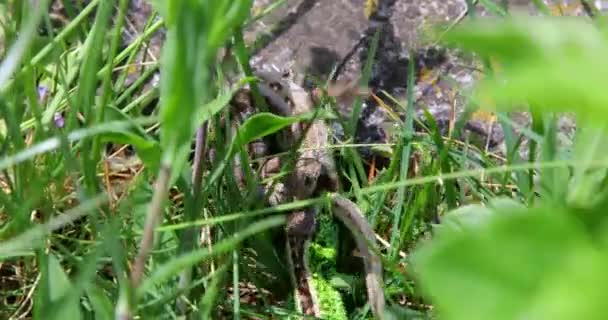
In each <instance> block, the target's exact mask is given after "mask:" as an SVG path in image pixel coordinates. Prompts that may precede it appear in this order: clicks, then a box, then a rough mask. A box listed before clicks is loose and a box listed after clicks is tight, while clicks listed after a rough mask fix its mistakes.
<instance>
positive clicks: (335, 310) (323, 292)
mask: <svg viewBox="0 0 608 320" xmlns="http://www.w3.org/2000/svg"><path fill="white" fill-rule="evenodd" d="M313 284H314V286H315V289H316V290H317V295H318V297H319V304H321V318H323V319H326V320H346V319H348V317H347V313H346V308H344V303H343V302H342V296H340V292H338V290H336V289H335V288H334V287H332V285H331V284H330V283H329V282H327V280H325V279H324V278H323V277H320V276H319V275H318V274H314V275H313Z"/></svg>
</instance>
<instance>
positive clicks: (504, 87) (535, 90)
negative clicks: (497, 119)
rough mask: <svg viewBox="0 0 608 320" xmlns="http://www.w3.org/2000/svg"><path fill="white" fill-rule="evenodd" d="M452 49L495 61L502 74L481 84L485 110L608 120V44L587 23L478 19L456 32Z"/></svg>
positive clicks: (575, 20) (452, 34)
mask: <svg viewBox="0 0 608 320" xmlns="http://www.w3.org/2000/svg"><path fill="white" fill-rule="evenodd" d="M446 39H447V43H449V44H451V45H455V46H462V47H463V48H465V49H468V50H472V51H474V52H476V53H478V54H480V55H481V56H483V57H485V58H490V59H495V60H494V61H497V62H498V64H499V68H498V71H497V72H496V74H495V75H493V76H492V77H487V78H486V79H485V80H484V81H482V82H480V84H479V87H478V89H479V90H478V91H477V95H476V98H477V99H478V100H479V103H480V105H481V107H482V108H485V109H494V108H497V109H520V108H521V107H522V105H523V104H530V106H532V107H533V108H535V109H536V110H539V111H547V112H560V111H574V112H576V113H577V114H578V115H579V116H581V117H583V118H584V117H586V116H590V117H589V118H590V119H589V120H590V121H592V122H595V123H598V122H604V121H605V120H604V119H605V117H606V116H607V115H608V110H607V108H606V106H608V91H606V90H605V75H606V74H608V61H607V60H606V59H605V57H606V56H608V42H607V37H606V34H605V33H602V32H601V31H600V30H599V29H598V28H597V26H596V25H594V24H592V23H591V22H590V21H587V20H584V19H581V18H566V17H560V18H554V17H519V16H514V17H510V18H506V19H500V20H498V19H484V20H482V19H477V20H476V21H474V22H469V23H465V24H463V25H460V26H458V27H456V28H455V29H454V30H452V31H451V32H450V34H448V35H447V37H446Z"/></svg>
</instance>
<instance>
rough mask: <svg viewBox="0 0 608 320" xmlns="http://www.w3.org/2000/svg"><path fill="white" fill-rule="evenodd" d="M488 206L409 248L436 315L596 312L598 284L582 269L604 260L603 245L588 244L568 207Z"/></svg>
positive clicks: (600, 306) (599, 308) (592, 315)
mask: <svg viewBox="0 0 608 320" xmlns="http://www.w3.org/2000/svg"><path fill="white" fill-rule="evenodd" d="M491 211H492V212H491V214H490V215H489V216H486V217H484V218H485V219H483V221H479V220H475V223H464V224H461V225H460V226H459V228H442V229H439V230H438V232H437V235H436V237H435V238H434V239H433V240H431V241H430V242H428V243H426V244H424V245H422V246H421V247H419V248H418V249H417V250H416V252H415V253H414V256H413V258H412V259H413V262H412V263H413V267H414V270H415V273H416V275H417V277H418V280H419V281H420V285H421V286H422V288H423V290H424V292H425V293H426V294H427V295H428V296H429V297H431V298H432V299H433V303H434V306H435V307H436V308H437V312H438V315H439V316H440V318H441V319H448V320H452V319H467V320H472V319H497V320H500V319H572V315H573V314H575V313H576V312H580V314H583V315H586V316H587V317H583V318H585V319H596V318H597V319H599V318H600V317H602V316H603V315H604V314H605V313H606V311H608V310H607V309H606V308H607V306H606V304H604V303H602V302H601V301H598V300H597V299H598V298H599V297H600V296H601V292H600V291H601V290H603V289H601V287H600V286H597V285H594V284H593V281H591V278H593V277H592V276H590V275H588V274H585V273H586V272H593V271H596V272H597V271H599V270H602V269H605V268H606V267H608V264H607V263H606V252H602V253H600V252H598V251H596V250H597V249H596V247H595V246H594V245H593V243H592V242H591V241H590V238H588V237H587V236H586V235H585V233H584V230H585V229H584V227H583V226H582V225H581V223H580V221H577V220H576V219H574V218H573V215H571V213H569V212H567V211H565V209H562V208H555V207H552V206H545V207H538V208H534V209H525V208H517V207H512V206H505V207H501V208H496V209H493V210H491ZM473 213H474V212H473ZM578 262H580V264H579V263H578ZM584 270H586V271H584ZM595 275H596V276H597V278H596V279H597V280H598V281H600V279H606V276H605V275H604V272H599V273H595ZM579 280H580V281H579ZM577 282H578V283H577ZM572 286H574V288H576V289H572V288H573V287H572ZM568 287H570V290H568V289H567V288H568ZM561 290H563V291H562V292H563V293H564V294H562V295H556V294H555V292H556V291H561ZM573 290H574V291H573ZM568 292H570V293H571V292H576V295H577V296H579V297H585V298H581V299H578V298H573V297H572V294H568ZM465 293H466V294H465ZM571 299H575V300H571ZM601 300H603V299H601ZM552 308H553V309H552ZM555 310H562V311H563V313H560V312H556V311H555Z"/></svg>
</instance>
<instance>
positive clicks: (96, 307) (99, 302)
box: [87, 286, 114, 320]
mask: <svg viewBox="0 0 608 320" xmlns="http://www.w3.org/2000/svg"><path fill="white" fill-rule="evenodd" d="M87 296H88V297H89V301H91V306H92V307H93V311H94V312H95V319H99V320H112V319H114V310H113V309H114V307H113V306H112V302H111V301H110V299H108V297H107V296H106V294H105V293H104V291H103V289H101V288H99V287H98V286H90V287H89V288H87Z"/></svg>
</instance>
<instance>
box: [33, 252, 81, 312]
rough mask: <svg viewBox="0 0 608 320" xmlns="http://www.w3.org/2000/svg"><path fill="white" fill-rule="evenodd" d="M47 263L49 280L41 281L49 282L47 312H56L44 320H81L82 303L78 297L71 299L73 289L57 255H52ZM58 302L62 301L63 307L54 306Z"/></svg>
mask: <svg viewBox="0 0 608 320" xmlns="http://www.w3.org/2000/svg"><path fill="white" fill-rule="evenodd" d="M47 261H48V278H47V279H41V281H47V283H48V290H49V300H50V301H49V302H50V304H49V305H46V306H45V307H46V308H47V310H49V311H51V310H52V311H54V312H49V313H47V314H45V315H44V319H57V320H65V319H81V317H82V315H81V313H80V303H79V302H80V301H79V299H78V297H76V296H71V297H70V293H71V290H72V289H73V287H72V284H71V282H70V279H69V278H68V276H67V274H66V273H65V271H64V270H63V268H62V267H61V265H60V264H59V260H57V258H56V257H55V255H53V254H50V255H49V256H48V259H47ZM64 297H68V299H63V298H64ZM58 301H62V302H63V305H62V306H60V307H58V306H56V305H54V304H53V303H57V302H58Z"/></svg>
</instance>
